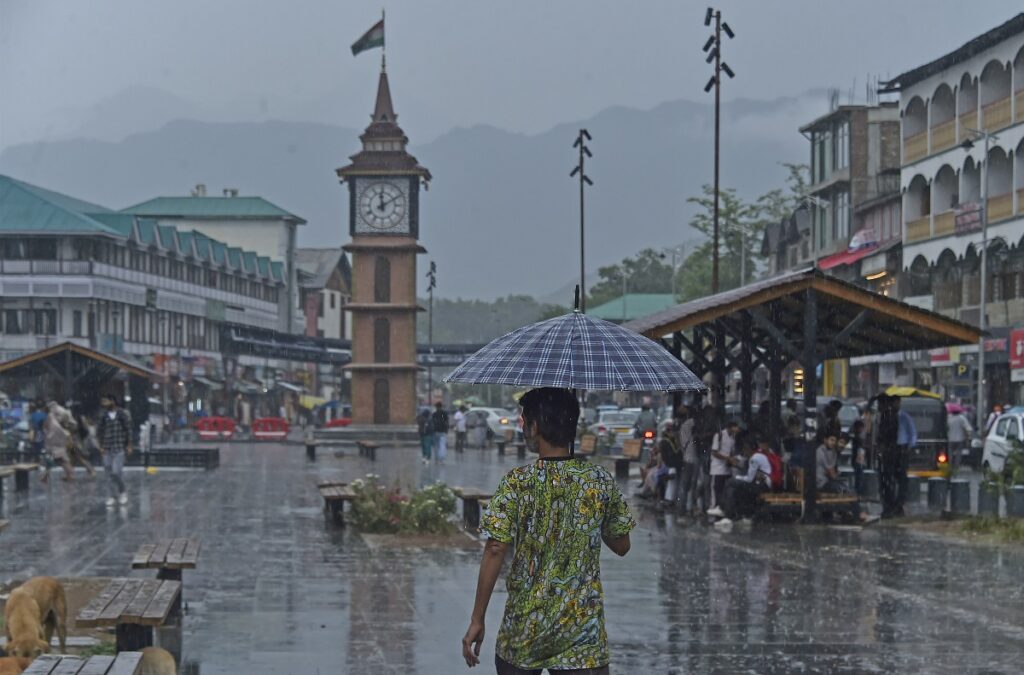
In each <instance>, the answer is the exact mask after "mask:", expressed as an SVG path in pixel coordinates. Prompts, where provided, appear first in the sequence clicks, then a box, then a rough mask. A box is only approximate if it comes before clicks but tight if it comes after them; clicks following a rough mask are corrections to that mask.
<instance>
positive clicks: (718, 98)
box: [711, 10, 722, 295]
mask: <svg viewBox="0 0 1024 675" xmlns="http://www.w3.org/2000/svg"><path fill="white" fill-rule="evenodd" d="M721 74H722V12H721V10H719V11H717V12H715V210H714V236H713V239H714V246H713V251H712V254H711V293H712V295H714V294H715V293H718V169H719V164H718V161H719V140H720V136H721V133H720V128H721V106H722V75H721Z"/></svg>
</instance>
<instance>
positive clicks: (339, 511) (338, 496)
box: [317, 483, 356, 525]
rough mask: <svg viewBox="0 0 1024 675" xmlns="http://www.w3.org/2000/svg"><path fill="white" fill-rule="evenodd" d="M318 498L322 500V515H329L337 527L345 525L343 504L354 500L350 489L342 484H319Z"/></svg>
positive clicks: (353, 493) (354, 495) (354, 496)
mask: <svg viewBox="0 0 1024 675" xmlns="http://www.w3.org/2000/svg"><path fill="white" fill-rule="evenodd" d="M317 487H318V489H319V490H320V496H321V497H323V498H324V513H326V514H327V515H329V516H330V517H331V519H332V520H333V521H334V522H335V524H337V525H344V524H345V502H350V501H352V500H353V499H355V498H356V493H355V492H353V491H352V488H350V487H348V486H347V485H345V484H344V483H341V484H338V483H330V484H321V485H319V486H317Z"/></svg>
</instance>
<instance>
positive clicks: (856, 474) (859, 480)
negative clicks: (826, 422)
mask: <svg viewBox="0 0 1024 675" xmlns="http://www.w3.org/2000/svg"><path fill="white" fill-rule="evenodd" d="M849 437H850V466H851V467H852V468H853V490H854V492H856V493H857V496H858V497H861V498H863V497H864V492H865V490H864V469H865V467H866V466H867V453H866V452H865V451H864V420H856V421H855V422H854V423H853V424H852V425H850V434H849Z"/></svg>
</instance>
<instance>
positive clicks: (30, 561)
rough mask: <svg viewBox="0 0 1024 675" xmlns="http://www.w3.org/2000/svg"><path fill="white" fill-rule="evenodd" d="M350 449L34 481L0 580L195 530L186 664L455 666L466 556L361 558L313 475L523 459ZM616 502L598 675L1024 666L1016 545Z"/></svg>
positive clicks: (237, 451) (492, 617)
mask: <svg viewBox="0 0 1024 675" xmlns="http://www.w3.org/2000/svg"><path fill="white" fill-rule="evenodd" d="M353 455H356V453H355V452H354V451H349V452H348V453H347V456H345V457H336V456H334V454H333V453H332V452H330V451H324V450H322V451H321V453H320V456H319V457H318V459H317V461H316V462H315V463H310V462H308V461H307V460H306V458H305V455H304V451H303V449H302V448H301V447H300V446H297V445H290V446H285V445H276V444H275V445H272V444H233V445H225V446H222V448H221V460H222V461H221V466H220V468H219V469H215V470H213V471H209V472H203V471H185V470H160V471H158V472H157V473H155V474H152V475H147V474H145V473H143V472H142V471H139V470H136V471H130V472H128V474H127V479H128V485H129V491H130V496H131V501H130V503H129V506H128V507H127V508H126V509H123V510H107V509H106V508H105V507H104V506H103V503H102V497H101V488H102V487H103V484H102V483H101V482H99V481H90V480H86V479H84V475H82V474H80V478H82V479H81V480H77V481H76V482H74V483H72V484H64V483H62V482H61V481H60V480H55V481H51V485H50V486H48V487H47V486H43V485H41V484H39V482H38V479H34V480H33V483H32V489H31V492H30V494H29V496H28V497H27V498H26V497H25V496H24V495H20V494H15V493H14V492H13V491H10V490H9V491H8V492H7V493H6V501H5V502H4V503H3V505H2V513H3V517H4V518H7V519H9V520H10V521H11V526H10V527H9V528H8V529H7V530H5V531H4V532H3V533H0V582H5V583H6V582H9V581H11V580H13V579H20V578H24V577H26V576H28V575H30V574H52V575H57V576H70V577H74V576H124V575H131V576H145V577H148V576H152V574H151V573H149V574H147V573H145V571H137V572H134V573H132V572H131V570H130V563H131V558H132V553H133V552H134V550H135V549H136V547H137V546H138V545H139V544H141V543H143V542H146V541H150V540H153V539H154V538H164V537H178V536H199V537H201V538H202V540H203V550H202V555H201V558H200V561H199V567H198V569H197V570H195V571H188V572H186V573H185V578H184V589H185V600H186V601H187V603H188V612H187V614H186V616H185V618H184V620H183V628H182V631H181V636H180V638H181V650H182V657H183V664H184V667H183V668H182V672H185V673H202V674H203V675H220V674H227V673H231V674H237V673H242V672H245V673H252V674H267V675H269V674H275V675H280V674H288V673H294V674H300V673H301V674H310V673H322V674H327V673H375V674H376V673H381V674H387V673H395V674H398V673H419V674H421V675H446V674H448V673H459V672H469V671H468V669H467V668H466V666H465V664H464V663H463V661H462V659H461V655H460V640H461V638H462V635H463V632H464V631H465V629H466V625H467V623H468V619H469V613H470V609H471V607H472V602H473V593H474V590H475V583H476V573H477V566H478V562H479V555H480V549H479V547H478V546H477V547H474V546H472V545H471V546H468V547H466V548H461V549H460V548H444V549H436V548H435V549H424V548H388V547H376V546H374V547H371V546H369V545H368V544H367V543H366V541H365V540H364V539H363V538H362V537H360V536H359V535H358V534H357V533H355V532H353V531H351V530H345V529H336V528H329V527H327V526H326V524H325V520H324V516H323V513H322V510H321V506H322V505H321V501H320V497H319V495H318V493H317V490H316V484H317V482H318V481H320V480H324V479H327V478H344V479H349V480H350V479H353V478H356V477H359V476H362V475H364V474H366V473H367V472H371V471H372V472H374V473H377V474H379V475H381V476H382V477H383V478H384V480H386V481H389V482H392V481H395V480H397V481H400V482H401V483H403V484H404V485H421V484H425V483H427V482H430V481H434V480H444V481H446V482H447V483H449V484H451V485H464V486H475V487H481V488H487V489H490V488H493V487H494V486H495V485H496V484H497V481H498V479H499V478H500V476H501V475H502V474H503V473H504V472H505V471H507V470H508V469H510V468H511V467H513V466H515V465H516V464H517V462H518V461H520V460H516V458H515V457H514V456H509V457H498V456H497V455H496V453H495V452H494V451H493V450H491V451H481V450H477V449H471V450H469V451H467V452H466V453H465V454H464V455H461V456H459V455H455V454H454V453H451V454H450V456H449V460H448V461H449V463H448V464H447V465H446V466H442V467H437V466H431V467H423V466H422V465H421V464H420V463H419V460H418V453H417V452H416V451H415V450H412V449H409V450H387V451H381V452H380V453H379V454H378V459H377V461H376V462H370V461H369V460H368V459H365V458H359V457H357V456H353ZM631 503H632V504H633V508H634V512H635V513H636V515H637V517H638V520H639V521H640V525H639V527H638V528H637V530H636V531H635V532H634V534H633V549H632V551H631V552H630V553H629V554H628V555H627V556H626V557H625V558H622V559H619V558H617V557H616V556H614V555H611V554H610V553H607V554H605V555H604V556H603V571H604V574H603V577H604V578H603V581H604V587H605V593H606V595H607V614H608V634H609V638H610V640H611V647H612V658H613V666H612V671H613V672H616V673H690V672H694V673H696V672H700V673H793V672H829V673H864V672H885V673H897V672H901V673H917V672H938V673H1014V672H1019V671H1020V654H1021V653H1024V603H1022V597H1021V596H1022V594H1024V589H1022V585H1021V583H1020V578H1021V574H1022V572H1024V550H1022V549H1012V548H995V547H983V546H971V545H967V544H963V543H959V542H954V541H951V540H948V539H944V538H940V537H937V536H934V535H927V534H920V533H914V532H910V531H908V530H907V529H906V528H898V527H891V526H874V527H870V528H867V529H863V530H860V529H849V528H830V527H827V526H820V527H808V526H795V525H754V526H753V528H752V529H743V528H739V527H737V528H735V529H734V530H733V531H731V532H718V531H716V530H714V529H713V528H709V527H706V526H704V525H699V524H694V523H686V524H678V523H676V522H675V521H674V519H672V518H669V517H667V516H664V515H658V514H655V513H654V512H652V511H647V510H644V509H642V508H640V507H639V505H638V504H637V503H636V502H635V501H633V502H631ZM471 544H472V542H471ZM504 600H505V594H504V589H503V582H499V584H498V588H497V590H496V593H495V596H494V599H493V600H492V603H491V607H490V610H489V612H488V618H487V631H488V633H487V640H486V642H485V646H484V653H483V657H484V659H485V660H484V666H483V667H481V668H478V669H476V672H493V669H492V668H491V667H490V665H489V664H490V663H491V661H492V659H493V655H494V638H495V634H496V631H497V628H498V625H499V621H500V616H501V611H502V607H503V605H504ZM165 632H166V631H165ZM170 639H173V638H170Z"/></svg>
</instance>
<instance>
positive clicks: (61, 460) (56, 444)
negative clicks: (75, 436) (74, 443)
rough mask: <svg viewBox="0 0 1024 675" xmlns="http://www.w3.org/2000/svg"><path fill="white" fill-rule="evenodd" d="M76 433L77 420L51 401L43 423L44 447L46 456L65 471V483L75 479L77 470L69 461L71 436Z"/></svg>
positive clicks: (65, 409)
mask: <svg viewBox="0 0 1024 675" xmlns="http://www.w3.org/2000/svg"><path fill="white" fill-rule="evenodd" d="M74 431H75V419H74V418H73V417H72V416H71V413H70V412H69V411H68V410H67V408H64V407H62V406H61V405H60V404H59V403H57V402H56V401H50V402H49V403H48V404H47V406H46V420H45V421H44V422H43V445H44V446H45V449H46V454H47V455H49V456H50V458H51V459H52V460H53V461H54V462H56V463H57V464H60V465H61V467H62V468H63V469H64V478H63V480H65V481H69V480H72V479H73V478H74V472H75V468H74V467H73V466H72V465H71V462H70V461H69V460H68V446H69V445H70V444H71V435H72V433H73V432H74ZM47 472H49V468H47Z"/></svg>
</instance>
